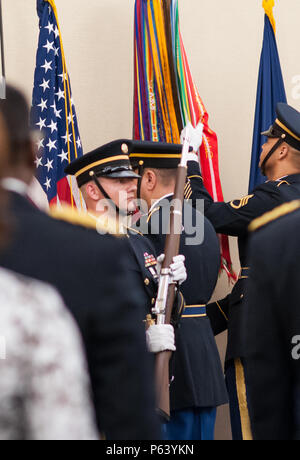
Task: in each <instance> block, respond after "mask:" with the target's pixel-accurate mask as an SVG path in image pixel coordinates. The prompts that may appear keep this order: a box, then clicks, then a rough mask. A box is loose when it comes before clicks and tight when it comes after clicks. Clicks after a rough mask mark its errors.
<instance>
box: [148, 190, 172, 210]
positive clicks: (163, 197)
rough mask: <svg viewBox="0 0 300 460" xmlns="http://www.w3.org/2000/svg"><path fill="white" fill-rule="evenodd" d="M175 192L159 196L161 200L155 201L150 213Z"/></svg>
mask: <svg viewBox="0 0 300 460" xmlns="http://www.w3.org/2000/svg"><path fill="white" fill-rule="evenodd" d="M173 195H174V193H168V194H167V195H164V196H162V197H161V198H159V200H157V201H155V203H154V204H153V205H152V206H151V208H150V210H149V213H150V212H152V211H153V209H154V208H155V207H156V206H157V205H158V203H159V202H160V201H162V200H165V199H166V198H169V197H170V196H173Z"/></svg>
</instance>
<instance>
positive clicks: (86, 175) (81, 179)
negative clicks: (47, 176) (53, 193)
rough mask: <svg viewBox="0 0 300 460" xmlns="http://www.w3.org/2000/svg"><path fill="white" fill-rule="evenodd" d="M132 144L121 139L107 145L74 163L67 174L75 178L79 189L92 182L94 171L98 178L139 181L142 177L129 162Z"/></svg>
mask: <svg viewBox="0 0 300 460" xmlns="http://www.w3.org/2000/svg"><path fill="white" fill-rule="evenodd" d="M131 142H132V141H130V140H122V139H120V140H117V141H113V142H110V143H109V144H105V145H103V146H102V147H99V148H97V149H96V150H93V151H92V152H90V153H87V154H86V155H83V157H81V158H78V159H77V160H75V161H73V162H72V163H71V164H69V165H68V166H67V167H66V169H65V173H66V174H69V175H71V176H75V177H76V179H77V182H78V186H79V187H82V186H83V185H84V184H86V183H88V182H89V181H90V180H91V176H90V173H91V172H92V171H93V172H94V173H95V175H96V176H97V177H107V178H111V179H114V178H117V177H120V178H133V179H138V178H139V177H140V176H138V175H137V174H135V172H134V171H133V169H132V166H131V164H130V160H129V152H130V151H131V147H132V146H131Z"/></svg>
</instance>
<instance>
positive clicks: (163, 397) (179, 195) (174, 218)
mask: <svg viewBox="0 0 300 460" xmlns="http://www.w3.org/2000/svg"><path fill="white" fill-rule="evenodd" d="M200 134H201V139H202V130H200V132H198V131H197V129H194V128H193V127H192V126H191V125H190V124H189V125H188V126H187V127H186V128H185V129H184V130H183V132H182V137H183V139H184V142H183V149H182V156H181V162H180V164H179V166H178V171H177V179H176V186H175V193H174V198H173V201H172V204H171V214H170V232H169V234H168V235H167V237H166V243H165V251H164V254H165V259H164V261H163V264H162V268H161V274H160V281H159V288H158V296H157V299H156V304H155V307H154V308H153V310H152V313H153V314H154V315H156V323H157V324H170V322H171V316H172V310H173V305H174V301H175V296H176V285H175V284H170V265H172V263H173V257H175V256H177V255H178V253H179V246H180V240H181V234H182V211H183V202H184V188H185V185H186V178H187V161H188V153H189V148H190V145H191V139H192V137H194V140H195V136H196V137H197V135H198V137H200ZM171 356H172V352H171V351H163V352H161V353H158V354H157V356H156V369H155V376H156V390H157V398H158V411H159V414H160V415H161V417H162V418H163V419H166V420H167V421H169V420H170V392H169V386H170V385H169V362H170V359H171Z"/></svg>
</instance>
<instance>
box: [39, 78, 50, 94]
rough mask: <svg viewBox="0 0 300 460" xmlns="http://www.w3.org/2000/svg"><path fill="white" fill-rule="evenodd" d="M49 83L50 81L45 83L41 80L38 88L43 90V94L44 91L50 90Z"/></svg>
mask: <svg viewBox="0 0 300 460" xmlns="http://www.w3.org/2000/svg"><path fill="white" fill-rule="evenodd" d="M49 83H50V80H47V81H46V80H45V78H43V83H42V84H41V85H40V87H41V88H43V90H44V92H45V91H46V89H50V87H49Z"/></svg>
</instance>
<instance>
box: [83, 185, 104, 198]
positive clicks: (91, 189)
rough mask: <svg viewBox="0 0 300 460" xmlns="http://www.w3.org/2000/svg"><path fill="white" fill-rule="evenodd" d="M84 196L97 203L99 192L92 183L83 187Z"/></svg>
mask: <svg viewBox="0 0 300 460" xmlns="http://www.w3.org/2000/svg"><path fill="white" fill-rule="evenodd" d="M85 191H86V194H87V195H88V196H89V197H90V198H91V199H92V200H94V201H98V200H99V199H100V198H101V196H100V190H99V189H98V187H97V185H96V184H95V183H94V182H89V183H88V184H86V187H85Z"/></svg>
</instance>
